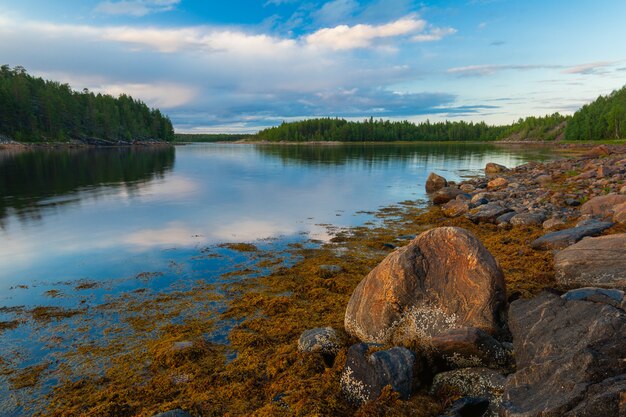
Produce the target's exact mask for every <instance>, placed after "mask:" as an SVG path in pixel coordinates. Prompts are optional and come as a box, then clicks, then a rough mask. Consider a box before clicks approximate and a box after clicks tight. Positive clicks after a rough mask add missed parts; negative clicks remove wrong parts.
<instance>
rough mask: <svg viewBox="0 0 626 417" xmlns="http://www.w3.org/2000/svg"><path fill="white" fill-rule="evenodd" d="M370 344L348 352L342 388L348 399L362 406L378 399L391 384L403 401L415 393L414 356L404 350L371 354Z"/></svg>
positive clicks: (359, 344) (358, 346) (357, 345)
mask: <svg viewBox="0 0 626 417" xmlns="http://www.w3.org/2000/svg"><path fill="white" fill-rule="evenodd" d="M368 349H369V345H367V344H365V343H358V344H356V345H353V346H351V347H350V349H348V355H347V359H346V365H345V367H344V369H343V373H342V374H341V389H342V390H343V392H344V394H345V395H346V396H347V397H348V399H349V400H350V401H352V402H354V403H357V404H361V403H363V402H366V401H370V400H375V399H376V398H378V397H379V396H380V393H381V392H382V390H383V388H385V387H386V386H387V385H390V386H391V388H392V389H393V390H394V391H396V392H397V393H398V394H399V395H400V398H402V399H405V400H406V399H408V398H409V396H410V395H411V393H412V392H413V382H414V381H413V375H414V374H413V368H414V366H415V355H414V354H413V352H411V351H410V350H408V349H406V348H403V347H394V348H391V349H388V350H381V351H377V352H374V353H369V351H368Z"/></svg>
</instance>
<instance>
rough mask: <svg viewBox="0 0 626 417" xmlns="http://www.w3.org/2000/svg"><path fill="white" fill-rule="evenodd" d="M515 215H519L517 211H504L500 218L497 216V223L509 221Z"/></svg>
mask: <svg viewBox="0 0 626 417" xmlns="http://www.w3.org/2000/svg"><path fill="white" fill-rule="evenodd" d="M515 216H517V213H516V212H514V211H510V212H508V213H504V214H503V215H502V216H498V218H496V224H502V223H509V222H510V221H511V219H512V218H513V217H515Z"/></svg>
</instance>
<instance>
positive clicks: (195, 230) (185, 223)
mask: <svg viewBox="0 0 626 417" xmlns="http://www.w3.org/2000/svg"><path fill="white" fill-rule="evenodd" d="M552 156H553V153H552V152H551V150H550V149H548V148H536V147H531V148H520V147H515V148H511V147H499V146H493V145H474V144H472V145H470V144H467V145H458V144H450V145H434V144H422V145H323V146H319V145H318V146H312V145H239V144H237V145H233V144H195V145H188V146H180V147H176V148H140V149H79V150H76V149H74V150H70V149H63V150H36V151H20V152H14V151H11V152H9V151H0V322H2V321H13V320H17V321H19V322H20V325H19V326H18V327H17V328H15V329H7V330H4V331H2V330H0V365H3V362H2V361H4V363H5V364H6V365H8V366H10V367H11V368H13V369H23V368H24V367H27V366H31V365H36V364H40V363H46V364H51V365H50V366H49V368H48V371H47V374H46V375H45V378H43V381H41V383H40V384H39V385H38V386H36V387H34V388H26V389H21V390H9V389H8V383H7V381H8V377H7V376H3V375H2V366H0V398H1V399H2V400H0V416H2V415H21V414H24V413H25V411H24V409H23V408H22V405H21V404H23V402H24V401H26V402H28V400H27V398H36V397H38V396H41V395H42V393H45V392H48V391H49V388H50V387H52V386H54V384H55V381H56V379H55V378H56V375H55V372H56V369H57V364H58V360H59V358H61V357H62V355H63V354H64V353H66V352H68V351H71V350H72V349H76V348H77V346H85V345H87V346H92V345H93V346H97V345H106V344H107V340H108V339H107V334H109V332H110V331H111V328H115V327H116V326H117V325H118V321H120V322H121V319H120V316H121V314H123V312H119V311H116V310H115V303H116V302H118V301H120V300H123V301H124V300H126V301H127V300H128V299H129V297H132V298H133V300H135V301H136V302H141V301H143V300H147V301H150V300H151V299H154V298H155V297H157V296H158V295H159V294H176V293H181V292H184V291H185V290H188V289H190V288H191V287H193V286H195V285H198V283H199V282H201V283H206V284H213V283H216V282H217V283H219V284H223V283H224V282H225V281H224V276H225V275H224V274H228V273H232V272H235V271H238V270H243V269H246V268H247V267H249V266H252V265H254V264H255V262H257V261H258V258H257V259H255V255H254V254H253V253H245V252H240V251H237V250H232V249H229V248H224V247H219V246H216V245H217V244H218V243H221V242H254V243H255V244H256V245H257V246H258V247H259V248H261V249H268V250H270V251H277V250H280V249H282V248H284V247H286V245H288V244H289V243H292V242H306V241H308V240H309V239H317V240H322V241H324V240H327V239H328V238H329V237H330V233H331V232H330V231H329V228H328V225H330V224H332V225H335V226H352V225H358V224H363V223H364V222H366V221H372V220H374V218H373V216H372V215H371V214H370V213H369V212H371V211H374V210H376V209H378V208H381V207H384V206H388V205H391V204H394V203H397V202H400V201H405V200H418V201H423V202H424V204H426V201H427V196H426V195H425V192H424V183H425V180H426V177H427V176H428V174H429V173H430V172H431V171H435V172H438V173H440V174H442V175H444V176H445V177H446V178H448V179H451V180H459V179H461V178H462V177H463V176H471V175H476V174H480V173H481V172H482V169H483V168H484V166H485V164H486V163H487V162H497V163H501V164H504V165H507V166H515V165H519V164H521V163H524V162H526V161H528V160H543V159H547V158H551V157H552ZM257 269H258V270H259V271H260V273H262V272H263V269H262V268H257ZM247 276H250V275H247ZM229 279H238V278H237V277H236V276H234V277H231V278H229ZM181 302H184V300H182V301H181ZM207 303H208V304H210V303H211V301H210V300H208V301H207ZM105 304H108V305H109V306H111V307H103V305H105ZM208 304H207V305H203V304H202V303H199V306H196V307H195V308H200V309H202V308H208V307H207V306H208ZM42 305H44V306H54V307H64V308H66V309H74V310H77V311H78V310H79V311H80V316H75V317H68V318H60V319H52V320H43V321H41V320H40V321H37V320H32V319H33V318H34V313H33V310H32V309H33V308H34V307H35V306H42ZM12 307H19V308H18V309H15V310H12V309H11V308H12ZM218 309H219V307H218ZM195 313H196V310H194V307H193V306H190V307H189V308H185V314H186V315H187V316H190V315H191V316H192V315H193V314H195ZM131 314H132V313H131ZM184 318H185V317H184V316H180V317H177V318H176V320H184ZM85 323H89V328H88V329H85ZM118 327H119V326H118ZM222 329H226V330H227V329H228V326H222ZM116 331H117V330H116ZM224 336H225V335H224V333H221V334H216V335H212V337H213V339H214V340H215V341H217V342H220V340H222V341H223V340H224ZM146 337H149V335H146Z"/></svg>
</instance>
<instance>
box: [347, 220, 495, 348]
mask: <svg viewBox="0 0 626 417" xmlns="http://www.w3.org/2000/svg"><path fill="white" fill-rule="evenodd" d="M505 306H506V289H505V285H504V277H503V274H502V270H501V269H500V267H499V266H498V264H497V262H496V260H495V259H494V257H493V256H492V255H491V254H490V253H489V251H487V249H486V248H485V247H484V246H483V245H482V243H481V242H480V241H479V240H478V239H477V238H476V237H475V236H474V235H473V234H472V233H471V232H469V231H467V230H464V229H461V228H457V227H440V228H436V229H432V230H429V231H427V232H424V233H422V234H421V235H419V236H418V237H417V238H415V239H414V240H413V241H412V242H411V243H410V244H409V245H407V246H405V247H403V248H400V249H397V250H396V251H395V252H393V253H391V254H389V255H388V256H387V257H386V258H385V259H384V260H383V261H382V262H381V263H380V264H379V265H378V266H377V267H376V268H374V269H373V270H372V271H371V272H370V273H369V274H368V275H367V276H366V277H365V278H364V279H363V280H362V281H361V282H360V283H359V285H358V286H357V288H356V289H355V291H354V293H353V294H352V297H351V298H350V301H349V302H348V307H347V309H346V315H345V328H346V331H347V332H348V333H350V334H351V335H353V336H355V337H357V338H359V339H360V340H362V341H364V342H371V343H388V342H391V341H393V340H395V341H407V342H408V341H420V340H422V339H424V340H425V342H427V343H429V342H430V338H432V337H433V336H436V335H439V334H441V333H444V332H447V331H449V330H451V329H455V328H459V327H476V328H479V329H481V330H483V331H485V332H487V333H488V334H494V333H498V332H500V331H502V330H503V325H504V311H505Z"/></svg>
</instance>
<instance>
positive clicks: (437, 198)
mask: <svg viewBox="0 0 626 417" xmlns="http://www.w3.org/2000/svg"><path fill="white" fill-rule="evenodd" d="M462 193H463V191H461V190H459V189H458V188H453V187H444V188H442V189H441V190H439V191H437V192H435V193H434V194H433V196H432V199H433V204H445V203H447V202H448V201H450V200H454V199H455V198H456V196H458V195H459V194H462Z"/></svg>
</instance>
